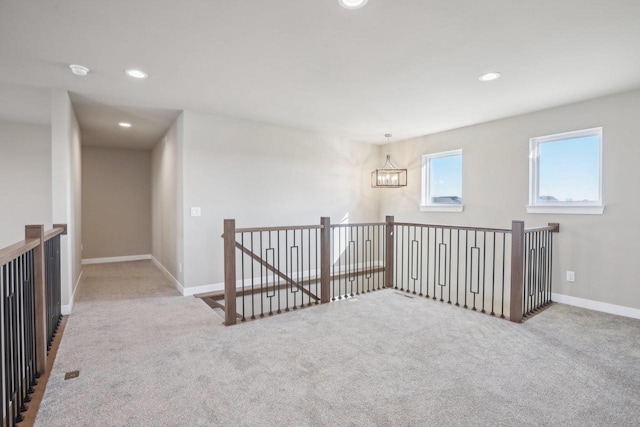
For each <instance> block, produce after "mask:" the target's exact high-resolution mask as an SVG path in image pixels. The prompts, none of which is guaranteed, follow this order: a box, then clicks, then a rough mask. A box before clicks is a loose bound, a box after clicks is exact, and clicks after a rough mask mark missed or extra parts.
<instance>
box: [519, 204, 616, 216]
mask: <svg viewBox="0 0 640 427" xmlns="http://www.w3.org/2000/svg"><path fill="white" fill-rule="evenodd" d="M527 213H529V214H560V215H602V214H603V213H604V205H600V206H576V205H573V206H572V205H558V206H552V205H538V206H531V205H529V206H527Z"/></svg>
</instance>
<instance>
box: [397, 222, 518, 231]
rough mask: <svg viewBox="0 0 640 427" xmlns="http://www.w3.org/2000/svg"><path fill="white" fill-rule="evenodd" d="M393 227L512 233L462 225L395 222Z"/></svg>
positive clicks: (504, 229) (503, 229) (501, 229)
mask: <svg viewBox="0 0 640 427" xmlns="http://www.w3.org/2000/svg"><path fill="white" fill-rule="evenodd" d="M393 225H401V226H410V227H433V228H444V229H445V230H448V229H452V230H468V231H486V232H489V233H493V232H496V233H511V229H510V228H486V227H467V226H462V225H440V224H417V223H413V222H394V223H393Z"/></svg>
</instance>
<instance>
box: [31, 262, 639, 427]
mask: <svg viewBox="0 0 640 427" xmlns="http://www.w3.org/2000/svg"><path fill="white" fill-rule="evenodd" d="M221 321H222V319H221V317H220V316H219V315H218V314H216V313H215V312H214V311H213V310H211V309H210V308H209V307H208V306H206V305H205V304H204V303H203V302H201V301H199V300H197V299H195V298H192V297H181V296H179V295H178V293H177V292H176V291H175V290H174V289H173V288H171V287H170V285H169V284H168V283H167V282H166V281H165V279H164V278H163V276H162V274H161V273H160V272H159V271H158V270H157V269H156V268H155V266H154V265H153V264H152V263H151V262H148V261H141V262H130V263H119V264H103V265H92V266H85V272H84V276H83V280H82V283H81V285H80V288H79V290H78V293H77V295H76V304H75V306H74V311H73V314H72V315H71V316H70V318H69V320H68V323H67V326H66V330H65V332H64V336H63V339H62V343H61V346H60V349H59V352H58V357H57V360H56V362H55V365H54V370H53V372H52V375H51V378H50V380H49V384H48V386H47V390H46V394H45V396H44V400H43V402H42V406H41V408H40V412H39V414H38V417H37V420H36V425H37V426H42V427H53V426H213V425H215V426H276V425H279V426H280V425H292V426H304V425H312V426H316V425H332V426H333V425H353V426H356V425H357V426H360V425H381V426H389V425H398V426H407V425H425V426H429V425H434V426H441V425H464V426H489V425H491V426H493V425H503V426H514V425H558V426H611V425H615V426H637V425H638V424H639V422H640V399H639V396H640V321H638V320H632V319H626V318H622V317H616V316H612V315H607V314H602V313H597V312H593V311H588V310H582V309H577V308H573V307H569V306H564V305H555V306H553V307H551V308H549V309H548V310H547V311H545V312H544V313H542V314H541V315H539V316H536V317H534V318H533V319H531V320H529V321H528V322H526V323H525V324H523V325H516V324H512V323H510V322H507V321H504V320H500V319H496V318H491V317H489V316H485V315H481V314H478V313H474V312H471V311H466V310H463V309H461V308H456V307H452V306H449V305H446V304H445V305H443V304H441V303H438V302H434V301H431V300H422V299H417V298H408V297H406V296H403V295H401V294H398V293H397V292H395V291H393V290H384V291H380V292H375V293H372V294H368V295H365V296H361V297H360V298H359V299H353V300H346V301H342V302H337V303H331V304H327V305H323V306H319V307H315V308H312V309H305V310H300V311H298V312H296V313H290V314H286V315H280V316H275V317H273V318H270V319H263V320H259V321H256V322H251V323H247V324H242V325H238V326H235V327H230V328H225V327H223V326H221ZM72 370H80V376H79V377H78V378H76V379H72V380H67V381H64V379H63V377H64V373H65V372H67V371H72Z"/></svg>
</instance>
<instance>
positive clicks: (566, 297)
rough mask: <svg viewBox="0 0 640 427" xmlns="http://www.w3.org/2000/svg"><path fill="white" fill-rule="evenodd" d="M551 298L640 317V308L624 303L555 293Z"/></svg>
mask: <svg viewBox="0 0 640 427" xmlns="http://www.w3.org/2000/svg"><path fill="white" fill-rule="evenodd" d="M551 300H552V301H554V302H559V303H561V304H567V305H572V306H575V307H581V308H586V309H589V310H596V311H601V312H603V313H610V314H617V315H618V316H624V317H631V318H633V319H640V309H637V308H632V307H625V306H622V305H615V304H609V303H606V302H600V301H593V300H589V299H584V298H578V297H572V296H569V295H562V294H554V293H552V294H551Z"/></svg>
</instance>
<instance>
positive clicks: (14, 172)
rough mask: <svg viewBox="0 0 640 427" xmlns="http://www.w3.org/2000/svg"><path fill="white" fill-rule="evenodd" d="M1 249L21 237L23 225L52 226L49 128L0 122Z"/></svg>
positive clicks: (22, 236)
mask: <svg viewBox="0 0 640 427" xmlns="http://www.w3.org/2000/svg"><path fill="white" fill-rule="evenodd" d="M0 200H1V201H2V214H1V215H2V218H1V220H0V248H4V247H6V246H9V245H12V244H14V243H16V242H18V241H20V240H23V239H24V226H25V225H28V224H44V225H45V230H49V229H50V228H51V224H52V221H51V137H50V127H49V126H43V125H30V124H20V123H11V122H6V121H0Z"/></svg>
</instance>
